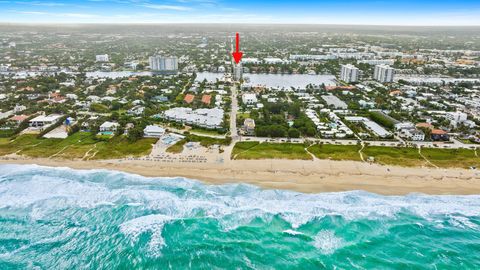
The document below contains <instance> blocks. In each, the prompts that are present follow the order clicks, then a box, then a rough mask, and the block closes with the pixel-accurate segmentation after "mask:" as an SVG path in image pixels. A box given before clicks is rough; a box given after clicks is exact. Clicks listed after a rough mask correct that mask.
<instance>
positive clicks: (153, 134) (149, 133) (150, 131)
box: [143, 125, 165, 138]
mask: <svg viewBox="0 0 480 270" xmlns="http://www.w3.org/2000/svg"><path fill="white" fill-rule="evenodd" d="M143 134H144V136H145V137H149V138H160V137H162V136H163V134H165V129H164V128H162V127H160V126H157V125H149V126H146V127H145V129H143Z"/></svg>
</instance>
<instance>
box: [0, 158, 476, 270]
mask: <svg viewBox="0 0 480 270" xmlns="http://www.w3.org/2000/svg"><path fill="white" fill-rule="evenodd" d="M479 228H480V196H429V195H422V194H410V195H407V196H381V195H376V194H371V193H367V192H363V191H351V192H338V193H321V194H302V193H298V192H291V191H279V190H264V189H260V188H258V187H255V186H251V185H244V184H230V185H219V186H215V185H205V184H202V183H200V182H197V181H195V180H189V179H184V178H146V177H141V176H138V175H132V174H126V173H121V172H115V171H108V170H71V169H68V168H48V167H41V166H36V165H1V166H0V269H18V268H36V267H39V268H45V269H52V268H53V269H65V268H94V269H112V268H127V269H131V268H145V269H159V268H160V269H163V268H173V269H183V268H199V269H205V268H208V269H210V268H222V269H237V268H240V269H252V268H253V269H264V268H275V269H279V268H280V269H284V268H300V269H318V268H327V269H331V268H335V267H337V268H347V269H356V268H358V269H371V268H378V267H379V266H380V268H415V269H417V268H418V269H436V268H437V269H441V268H443V269H445V268H452V267H453V266H460V267H461V268H462V269H478V267H479V266H480V258H479V256H478V254H479V252H480V230H479Z"/></svg>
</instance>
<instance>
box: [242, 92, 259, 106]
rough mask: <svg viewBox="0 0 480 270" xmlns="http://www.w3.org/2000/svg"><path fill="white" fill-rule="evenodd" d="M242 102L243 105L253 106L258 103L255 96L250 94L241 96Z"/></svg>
mask: <svg viewBox="0 0 480 270" xmlns="http://www.w3.org/2000/svg"><path fill="white" fill-rule="evenodd" d="M242 102H243V103H244V104H255V103H257V102H258V100H257V96H256V95H255V94H252V93H245V94H243V95H242Z"/></svg>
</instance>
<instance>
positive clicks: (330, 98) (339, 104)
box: [321, 95, 348, 110]
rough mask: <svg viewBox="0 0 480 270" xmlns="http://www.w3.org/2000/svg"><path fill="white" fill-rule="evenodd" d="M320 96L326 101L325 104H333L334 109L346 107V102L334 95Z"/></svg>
mask: <svg viewBox="0 0 480 270" xmlns="http://www.w3.org/2000/svg"><path fill="white" fill-rule="evenodd" d="M321 98H322V99H323V100H324V101H325V102H326V103H327V106H333V107H334V108H335V109H343V110H345V109H347V108H348V105H347V103H345V102H343V101H342V100H341V99H339V98H338V97H336V96H334V95H324V96H321Z"/></svg>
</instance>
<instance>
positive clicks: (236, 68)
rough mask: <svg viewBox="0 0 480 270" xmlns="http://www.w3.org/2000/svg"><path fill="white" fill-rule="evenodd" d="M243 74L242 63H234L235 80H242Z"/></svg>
mask: <svg viewBox="0 0 480 270" xmlns="http://www.w3.org/2000/svg"><path fill="white" fill-rule="evenodd" d="M242 75H243V67H242V63H238V64H233V80H235V81H240V80H241V79H242Z"/></svg>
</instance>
